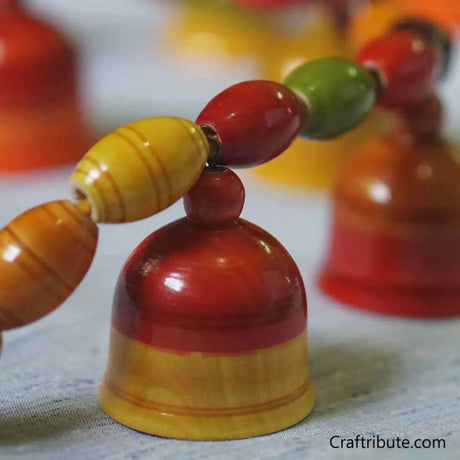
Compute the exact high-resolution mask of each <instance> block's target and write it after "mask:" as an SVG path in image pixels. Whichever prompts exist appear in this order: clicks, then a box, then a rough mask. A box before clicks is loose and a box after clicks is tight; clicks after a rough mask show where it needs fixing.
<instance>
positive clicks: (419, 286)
mask: <svg viewBox="0 0 460 460" xmlns="http://www.w3.org/2000/svg"><path fill="white" fill-rule="evenodd" d="M432 107H433V106H432ZM411 123H413V128H414V129H416V130H417V132H422V133H423V135H427V130H426V129H425V128H424V127H423V125H421V124H420V123H419V122H418V121H417V122H414V121H413V120H411ZM404 134H405V135H404V136H400V137H394V138H392V139H390V138H381V139H378V140H375V141H373V142H371V143H369V144H367V145H365V146H364V147H363V149H362V150H361V151H359V152H358V153H357V154H356V156H355V157H354V158H353V159H352V160H351V161H350V162H349V164H348V165H347V167H346V168H345V169H344V170H343V172H342V173H341V175H340V177H339V180H338V182H337V186H336V188H335V195H334V222H333V228H332V241H331V247H330V251H329V256H328V259H327V263H326V265H325V267H324V271H323V273H322V274H321V277H320V284H321V287H322V288H323V290H324V291H325V292H326V293H328V294H330V295H331V296H332V297H334V298H336V299H337V300H340V301H342V302H345V303H347V304H349V305H350V306H354V307H359V308H364V309H367V310H372V311H375V312H379V313H386V314H391V315H404V316H419V317H435V316H447V315H457V314H460V168H459V166H458V165H457V164H456V163H455V162H454V161H453V159H452V158H451V157H450V153H451V152H450V150H449V146H448V145H447V144H445V143H444V142H442V141H441V140H439V139H438V140H435V139H432V140H431V142H428V141H426V142H424V143H417V142H407V133H404Z"/></svg>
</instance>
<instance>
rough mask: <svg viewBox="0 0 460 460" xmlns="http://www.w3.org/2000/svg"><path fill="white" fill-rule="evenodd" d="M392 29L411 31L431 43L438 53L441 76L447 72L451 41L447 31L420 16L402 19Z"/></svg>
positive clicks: (450, 54) (450, 56)
mask: <svg viewBox="0 0 460 460" xmlns="http://www.w3.org/2000/svg"><path fill="white" fill-rule="evenodd" d="M394 30H397V31H407V32H413V33H415V34H418V35H420V36H421V37H423V38H424V39H425V40H427V41H428V42H429V43H431V45H432V46H433V47H434V48H436V50H437V51H438V52H439V54H440V60H441V76H442V77H444V76H445V75H446V74H447V72H448V70H449V67H450V60H451V58H452V42H451V37H450V36H449V34H448V33H447V32H445V31H444V30H443V29H441V28H440V27H438V26H437V25H436V24H435V23H433V22H431V21H426V20H423V19H420V18H405V19H402V20H400V21H399V22H397V23H396V24H395V26H394Z"/></svg>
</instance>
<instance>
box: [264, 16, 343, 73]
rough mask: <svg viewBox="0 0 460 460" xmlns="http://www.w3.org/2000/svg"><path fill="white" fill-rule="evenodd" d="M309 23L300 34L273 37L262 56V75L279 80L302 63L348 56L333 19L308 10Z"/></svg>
mask: <svg viewBox="0 0 460 460" xmlns="http://www.w3.org/2000/svg"><path fill="white" fill-rule="evenodd" d="M309 14H310V15H311V24H310V25H309V26H307V29H306V30H303V31H302V32H300V33H296V32H293V33H286V34H284V35H283V34H279V33H278V34H275V35H272V37H271V43H270V46H269V47H267V46H266V47H265V49H266V53H265V55H264V56H263V75H264V77H265V78H267V79H269V80H275V81H282V80H283V79H284V78H285V77H286V76H287V75H288V74H289V73H290V72H291V71H292V70H294V69H295V68H296V67H298V66H299V65H301V64H303V63H305V62H306V61H311V60H314V59H318V58H321V57H324V56H328V57H350V55H351V54H350V48H349V46H348V43H347V41H346V40H344V37H343V36H342V34H341V32H340V31H339V30H338V29H337V28H336V26H335V24H334V22H333V19H332V18H331V17H330V16H329V15H327V14H326V13H325V12H324V11H321V10H318V9H310V10H309Z"/></svg>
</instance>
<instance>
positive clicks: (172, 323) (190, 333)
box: [112, 171, 307, 354]
mask: <svg viewBox="0 0 460 460" xmlns="http://www.w3.org/2000/svg"><path fill="white" fill-rule="evenodd" d="M218 174H222V176H221V177H222V178H221V179H219V178H218V177H216V175H218ZM234 176H235V175H234V173H232V172H230V171H224V172H221V173H216V172H204V173H203V176H202V178H201V179H200V180H199V182H198V183H197V185H196V189H195V190H194V191H193V190H192V192H191V194H192V197H190V196H189V197H188V198H187V201H186V203H188V204H186V207H187V208H188V211H187V212H188V214H189V217H186V218H183V219H180V220H178V221H176V222H173V223H171V224H169V225H167V226H166V227H163V228H162V229H160V230H158V231H156V232H155V233H153V234H152V235H150V236H149V237H148V238H147V239H146V240H144V241H143V242H142V243H141V244H140V246H139V247H138V248H137V249H136V250H135V251H134V252H133V254H132V255H131V256H130V258H129V259H128V261H127V263H126V265H125V267H124V268H123V270H122V272H121V274H120V277H119V280H118V284H117V288H116V292H115V299H114V309H113V317H112V323H113V326H114V327H115V328H116V329H117V330H118V331H119V332H121V333H123V334H125V335H127V336H128V337H131V338H133V339H136V340H139V341H142V342H144V343H146V344H148V345H151V346H154V347H156V348H161V349H166V350H171V351H174V352H176V353H188V352H193V351H199V352H207V353H221V354H222V353H224V354H225V353H229V354H238V353H245V352H248V351H251V350H256V349H262V348H266V347H270V346H275V345H278V344H281V343H284V342H286V341H287V340H290V339H293V338H294V337H297V336H298V335H299V334H300V333H302V332H303V331H304V330H305V327H306V316H307V303H306V296H305V289H304V286H303V282H302V278H301V275H300V273H299V270H298V268H297V266H296V264H295V262H294V261H293V260H292V258H291V256H290V255H289V254H288V252H287V251H286V249H284V247H283V246H282V245H281V244H280V243H279V242H278V241H277V240H276V239H275V238H274V237H273V236H271V235H270V234H269V233H267V232H266V231H264V230H262V229H261V228H259V227H256V226H255V225H253V224H251V223H249V222H246V221H244V220H242V219H236V220H235V218H236V217H237V214H239V211H240V209H241V206H240V204H242V200H243V199H244V196H242V195H241V188H240V185H239V184H238V183H237V182H236V181H235V177H236V176H235V177H234ZM238 182H239V181H238ZM229 183H230V191H229V195H228V197H225V190H228V189H226V188H225V184H229ZM210 184H211V185H210ZM232 184H233V185H232ZM217 186H222V188H223V189H225V190H222V191H221V192H219V193H220V195H221V196H222V197H223V201H224V202H227V203H228V204H229V210H230V211H231V212H230V211H229V212H224V211H223V207H224V206H221V207H220V208H218V212H217V213H218V215H219V216H220V217H221V218H222V219H223V220H220V221H219V223H215V224H212V223H211V222H210V221H211V220H213V219H210V218H209V216H210V212H209V211H210V209H211V208H212V206H213V203H215V195H212V194H208V192H209V191H212V190H214V192H215V190H216V187H217ZM233 187H234V188H233ZM235 191H237V192H238V193H234V192H235ZM200 194H202V196H201V197H199V195H200ZM206 199H208V201H207V202H206ZM236 204H238V206H236ZM203 210H205V211H203ZM230 215H232V217H234V218H233V219H232V220H229V219H228V217H229V216H230ZM190 216H192V219H194V220H195V221H194V222H192V221H191V220H190ZM202 219H204V220H202ZM214 221H215V222H216V221H217V219H216V220H214ZM198 222H199V223H198Z"/></svg>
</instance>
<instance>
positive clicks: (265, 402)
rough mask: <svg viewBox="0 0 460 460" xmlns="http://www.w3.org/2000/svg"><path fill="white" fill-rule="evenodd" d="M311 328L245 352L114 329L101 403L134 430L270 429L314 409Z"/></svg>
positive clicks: (167, 433) (207, 434)
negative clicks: (166, 343) (198, 347)
mask: <svg viewBox="0 0 460 460" xmlns="http://www.w3.org/2000/svg"><path fill="white" fill-rule="evenodd" d="M306 363H307V338H306V336H305V333H302V334H300V335H299V336H298V337H296V338H294V339H292V340H290V341H288V342H286V343H283V344H281V345H278V346H275V347H270V348H265V349H261V350H254V351H253V352H251V353H247V354H236V355H230V354H213V353H190V354H177V353H174V352H171V351H169V350H161V349H152V348H151V347H149V346H147V345H145V344H143V343H141V342H138V341H136V340H133V339H130V338H127V337H126V336H124V335H123V334H120V333H119V332H117V331H116V330H115V329H112V334H111V341H110V358H109V367H108V371H107V374H106V377H105V379H104V383H103V385H102V387H101V389H100V391H99V402H100V404H101V406H102V409H103V410H104V411H105V412H106V413H107V414H108V415H110V416H111V417H113V418H114V419H115V420H117V421H119V422H120V423H122V424H124V425H127V426H129V427H130V428H134V429H136V430H139V431H142V432H145V433H149V434H156V435H159V436H164V437H169V438H181V439H197V440H224V439H239V438H247V437H251V436H258V435H262V434H267V433H271V432H274V431H279V430H282V429H284V428H287V427H289V426H291V425H293V424H295V423H297V422H299V421H301V420H302V419H303V418H305V417H306V415H308V413H309V412H310V411H311V410H312V407H313V404H314V393H313V387H312V385H311V381H310V379H309V376H308V367H307V364H306Z"/></svg>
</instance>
